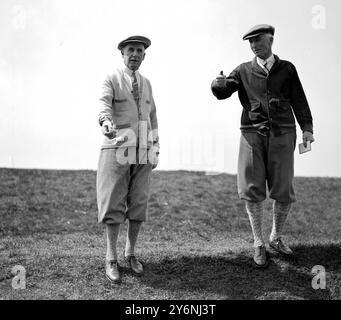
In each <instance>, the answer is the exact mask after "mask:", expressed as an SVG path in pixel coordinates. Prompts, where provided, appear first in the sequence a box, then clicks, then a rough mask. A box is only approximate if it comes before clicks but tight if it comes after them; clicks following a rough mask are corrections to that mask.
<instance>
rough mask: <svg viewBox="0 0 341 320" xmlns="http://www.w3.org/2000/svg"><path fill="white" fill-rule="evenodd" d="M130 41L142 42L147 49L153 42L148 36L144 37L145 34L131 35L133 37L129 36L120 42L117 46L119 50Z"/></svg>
mask: <svg viewBox="0 0 341 320" xmlns="http://www.w3.org/2000/svg"><path fill="white" fill-rule="evenodd" d="M128 43H142V44H143V45H144V48H145V49H147V48H148V47H149V46H150V45H151V44H152V42H151V41H150V40H149V39H148V38H146V37H143V36H131V37H129V38H127V39H124V40H122V41H121V42H120V43H119V44H118V46H117V48H118V50H122V49H123V48H124V47H125V45H127V44H128Z"/></svg>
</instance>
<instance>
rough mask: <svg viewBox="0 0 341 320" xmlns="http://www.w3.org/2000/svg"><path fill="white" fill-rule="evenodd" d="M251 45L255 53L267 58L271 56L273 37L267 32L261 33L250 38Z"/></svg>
mask: <svg viewBox="0 0 341 320" xmlns="http://www.w3.org/2000/svg"><path fill="white" fill-rule="evenodd" d="M249 42H250V47H251V50H252V51H253V53H254V54H255V55H256V56H257V57H259V58H261V59H267V58H269V57H270V56H271V54H272V51H271V47H272V42H273V39H272V38H271V37H269V36H268V35H266V34H260V35H259V36H256V37H253V38H250V39H249Z"/></svg>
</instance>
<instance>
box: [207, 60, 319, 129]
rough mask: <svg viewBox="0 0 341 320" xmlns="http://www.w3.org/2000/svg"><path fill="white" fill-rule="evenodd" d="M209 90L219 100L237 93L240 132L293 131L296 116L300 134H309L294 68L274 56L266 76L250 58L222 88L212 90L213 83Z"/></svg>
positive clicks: (309, 122)
mask: <svg viewBox="0 0 341 320" xmlns="http://www.w3.org/2000/svg"><path fill="white" fill-rule="evenodd" d="M211 90H212V93H213V94H214V95H215V96H216V98H217V99H219V100H221V99H226V98H229V97H230V96H231V95H232V94H233V93H234V92H236V91H238V96H239V100H240V102H241V104H242V106H243V111H242V116H241V130H242V131H256V132H262V131H268V130H271V129H273V130H274V132H275V135H281V134H283V133H286V132H291V131H295V130H296V129H295V128H296V125H295V117H296V120H297V122H298V124H299V126H300V128H301V129H302V131H310V132H313V119H312V116H311V112H310V108H309V105H308V101H307V99H306V96H305V93H304V90H303V87H302V84H301V82H300V79H299V77H298V74H297V71H296V68H295V66H294V65H293V64H292V63H291V62H289V61H285V60H280V59H279V57H278V56H276V55H275V63H274V65H273V66H272V68H271V70H270V72H269V73H268V74H267V73H266V72H265V71H264V70H263V69H262V68H261V67H260V66H259V65H258V63H257V61H256V58H254V59H253V60H252V61H250V62H246V63H242V64H241V65H239V66H238V67H237V68H236V69H234V70H233V71H232V72H231V73H230V75H229V76H228V77H227V84H226V87H224V88H219V87H215V86H214V81H213V82H212V85H211ZM294 115H295V117H294Z"/></svg>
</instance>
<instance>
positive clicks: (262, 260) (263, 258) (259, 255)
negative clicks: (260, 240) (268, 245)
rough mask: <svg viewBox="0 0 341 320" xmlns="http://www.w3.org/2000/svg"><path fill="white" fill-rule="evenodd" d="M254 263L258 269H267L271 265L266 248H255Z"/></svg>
mask: <svg viewBox="0 0 341 320" xmlns="http://www.w3.org/2000/svg"><path fill="white" fill-rule="evenodd" d="M253 262H254V264H255V266H256V267H257V268H263V269H264V268H266V267H267V266H268V265H269V259H268V257H267V254H266V249H265V246H264V245H263V246H258V247H255V254H254V256H253Z"/></svg>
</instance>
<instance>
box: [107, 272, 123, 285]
mask: <svg viewBox="0 0 341 320" xmlns="http://www.w3.org/2000/svg"><path fill="white" fill-rule="evenodd" d="M105 277H106V278H107V279H108V280H109V281H110V282H111V283H113V284H120V283H121V282H122V279H119V280H113V279H111V278H110V277H109V276H108V275H107V274H106V275H105Z"/></svg>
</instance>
